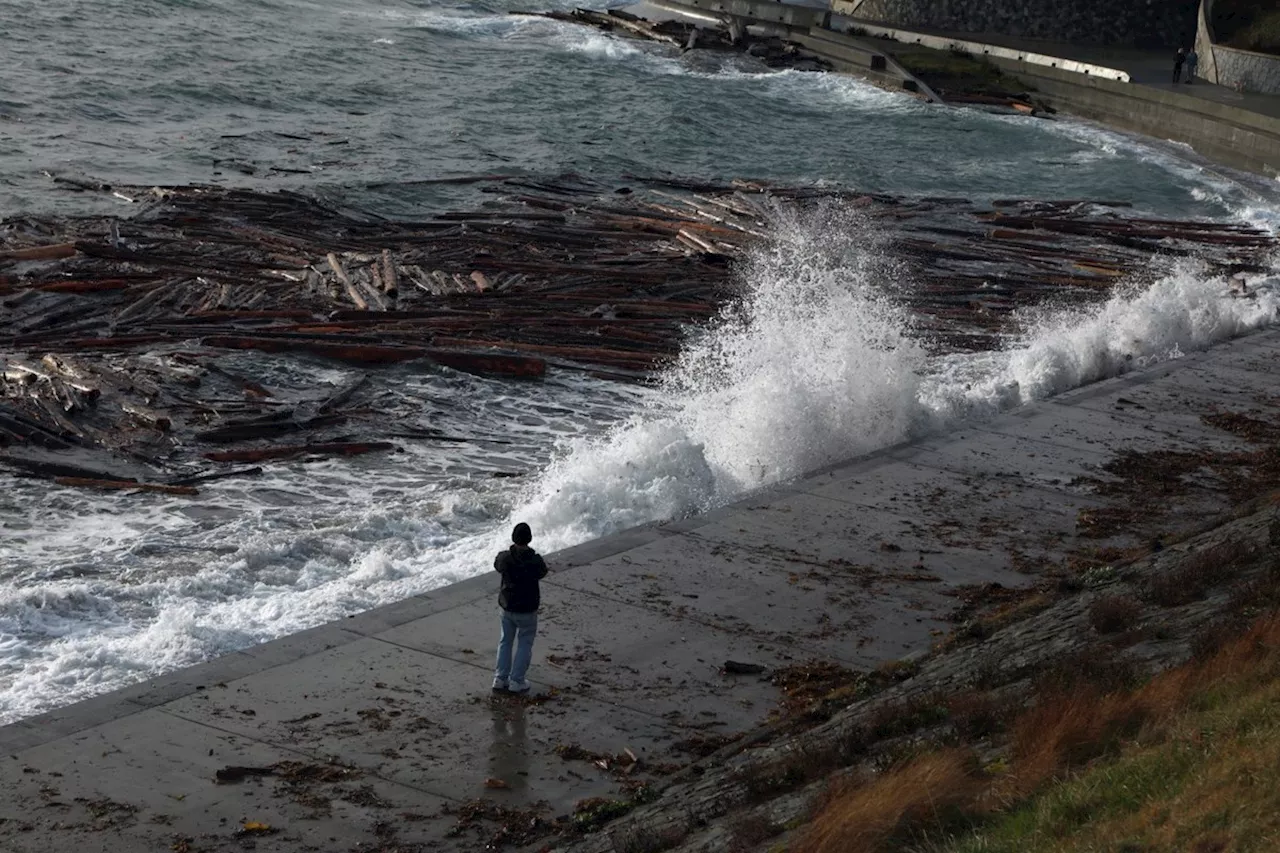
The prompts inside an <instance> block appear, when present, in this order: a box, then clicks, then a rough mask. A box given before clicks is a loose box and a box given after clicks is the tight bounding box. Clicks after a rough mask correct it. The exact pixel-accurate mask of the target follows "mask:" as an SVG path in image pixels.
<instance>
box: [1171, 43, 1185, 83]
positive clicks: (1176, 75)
mask: <svg viewBox="0 0 1280 853" xmlns="http://www.w3.org/2000/svg"><path fill="white" fill-rule="evenodd" d="M1186 61H1187V49H1186V48H1184V47H1180V48H1178V52H1177V53H1176V54H1175V55H1174V57H1173V82H1174V83H1181V82H1182V66H1183V64H1184V63H1185V62H1186Z"/></svg>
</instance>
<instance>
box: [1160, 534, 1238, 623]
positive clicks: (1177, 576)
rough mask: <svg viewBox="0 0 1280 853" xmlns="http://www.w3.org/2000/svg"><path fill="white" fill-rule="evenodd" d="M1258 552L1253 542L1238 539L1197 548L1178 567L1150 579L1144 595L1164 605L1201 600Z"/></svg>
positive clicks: (1178, 604) (1176, 605)
mask: <svg viewBox="0 0 1280 853" xmlns="http://www.w3.org/2000/svg"><path fill="white" fill-rule="evenodd" d="M1257 553H1258V552H1257V549H1256V548H1255V547H1253V545H1252V544H1251V543H1247V542H1239V541H1236V540H1229V541H1227V542H1221V543H1219V544H1217V545H1215V546H1213V547H1212V548H1207V549H1205V550H1203V551H1197V552H1196V553H1195V554H1192V555H1191V556H1190V557H1188V558H1187V559H1186V560H1185V561H1183V562H1182V564H1181V565H1179V566H1178V567H1177V568H1174V569H1172V570H1171V571H1169V572H1166V573H1165V574H1163V575H1160V576H1159V577H1155V578H1152V579H1151V580H1150V581H1148V583H1147V587H1146V590H1145V594H1144V597H1145V598H1146V599H1147V600H1148V601H1151V602H1153V603H1155V604H1159V605H1160V606H1161V607H1179V606H1181V605H1184V604H1190V603H1191V602H1193V601H1199V600H1200V599H1202V598H1204V597H1205V595H1206V594H1207V593H1208V591H1209V590H1210V589H1212V588H1213V587H1215V586H1218V585H1219V584H1221V583H1223V582H1225V581H1227V580H1229V579H1231V578H1232V577H1233V576H1234V575H1236V574H1237V573H1238V572H1239V571H1240V569H1241V568H1242V567H1243V566H1244V565H1245V564H1247V563H1248V562H1250V561H1252V560H1253V559H1254V558H1255V557H1256V556H1257Z"/></svg>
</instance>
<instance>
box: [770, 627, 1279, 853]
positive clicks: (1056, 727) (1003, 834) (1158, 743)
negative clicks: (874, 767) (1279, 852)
mask: <svg viewBox="0 0 1280 853" xmlns="http://www.w3.org/2000/svg"><path fill="white" fill-rule="evenodd" d="M1078 669H1080V667H1076V668H1074V669H1072V668H1067V670H1066V675H1064V676H1063V677H1055V678H1049V679H1045V680H1044V681H1042V682H1041V683H1040V684H1039V685H1038V691H1037V696H1036V701H1035V703H1034V704H1033V705H1032V706H1031V707H1030V708H1028V709H1026V710H1025V711H1023V712H1022V713H1021V714H1019V715H1018V716H1017V718H1016V719H1015V720H1014V722H1013V724H1012V725H1011V727H1010V730H1011V734H1010V738H1009V754H1008V757H1007V758H1006V759H1004V760H1002V761H1001V762H999V763H998V764H997V765H995V766H989V767H988V768H987V770H981V769H978V768H977V762H976V760H975V758H974V755H973V753H972V751H970V750H969V749H967V748H964V747H959V748H951V749H946V750H941V751H934V752H929V753H926V754H923V755H918V756H914V757H911V758H909V759H907V760H905V761H903V762H902V763H900V764H898V765H895V766H893V767H890V768H888V769H887V770H886V771H885V772H883V773H882V774H881V775H879V776H878V777H876V778H875V779H874V780H873V781H871V782H869V783H866V784H862V785H858V784H855V783H853V782H847V781H846V782H844V783H842V784H841V785H839V786H837V787H835V788H834V789H833V790H832V791H831V793H830V796H829V797H828V799H827V800H826V802H825V804H824V805H823V806H822V807H821V809H820V811H819V812H818V813H817V815H816V816H815V818H814V820H813V821H812V823H811V824H810V825H809V827H808V829H807V831H806V832H805V833H803V835H802V837H801V838H800V839H799V840H798V842H797V844H796V845H795V846H794V847H793V848H792V850H793V851H794V853H844V851H850V850H859V851H888V850H898V849H903V847H904V846H905V845H910V844H915V845H920V844H925V845H927V847H928V849H930V850H932V851H938V853H941V851H950V853H978V851H982V853H1001V852H1002V851H1008V853H1022V852H1023V851H1028V850H1035V851H1064V853H1066V851H1081V853H1083V851H1096V850H1116V851H1119V850H1134V851H1154V850H1196V851H1204V853H1207V851H1210V850H1222V851H1226V850H1231V851H1252V850H1258V851H1263V850H1272V849H1275V848H1274V843H1275V839H1276V838H1277V837H1280V679H1278V678H1277V676H1280V618H1277V617H1276V616H1275V615H1269V616H1267V617H1266V618H1264V619H1262V620H1260V621H1259V622H1257V623H1256V624H1255V625H1254V626H1253V627H1252V628H1250V629H1249V630H1248V631H1246V632H1245V633H1243V634H1242V635H1239V636H1237V637H1236V638H1235V639H1232V640H1229V641H1225V642H1223V643H1222V644H1221V645H1220V646H1219V648H1218V649H1217V651H1216V652H1214V653H1212V654H1211V655H1209V656H1207V657H1205V658H1203V659H1199V660H1193V661H1192V662H1191V663H1188V664H1186V665H1184V666H1182V667H1178V668H1176V669H1173V670H1169V671H1167V672H1165V673H1162V674H1161V675H1159V676H1156V677H1155V678H1153V679H1151V680H1149V681H1147V682H1146V683H1145V684H1142V685H1140V686H1135V687H1120V688H1118V689H1109V688H1108V687H1106V686H1104V685H1107V684H1108V681H1107V679H1101V680H1098V681H1094V682H1090V681H1087V680H1082V679H1081V677H1080V673H1079V672H1075V671H1074V670H1078ZM939 839H942V840H941V841H940V840H939Z"/></svg>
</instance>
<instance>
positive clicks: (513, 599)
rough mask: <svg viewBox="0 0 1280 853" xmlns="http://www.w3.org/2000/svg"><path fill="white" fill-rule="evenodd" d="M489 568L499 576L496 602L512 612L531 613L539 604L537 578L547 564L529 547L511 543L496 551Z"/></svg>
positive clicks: (539, 596)
mask: <svg viewBox="0 0 1280 853" xmlns="http://www.w3.org/2000/svg"><path fill="white" fill-rule="evenodd" d="M493 567H494V568H495V569H497V570H498V573H499V574H501V575H502V592H500V593H498V605H499V606H500V607H501V608H502V609H503V610H509V611H510V612H512V613H533V612H534V611H536V610H537V609H538V605H539V604H541V603H542V599H541V595H540V593H539V590H538V581H540V580H542V579H543V578H545V577H546V576H547V564H546V562H545V561H544V560H543V559H542V557H540V556H539V555H538V552H537V551H535V550H533V549H532V548H518V547H516V546H515V545H512V546H511V547H510V548H508V549H507V550H506V551H499V552H498V556H497V558H496V559H495V560H494V561H493Z"/></svg>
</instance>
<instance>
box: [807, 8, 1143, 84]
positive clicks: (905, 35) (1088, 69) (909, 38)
mask: <svg viewBox="0 0 1280 853" xmlns="http://www.w3.org/2000/svg"><path fill="white" fill-rule="evenodd" d="M831 27H832V28H833V29H838V30H842V31H844V30H849V29H851V28H852V29H854V30H860V31H862V32H863V33H865V34H866V35H868V36H873V37H875V38H887V39H892V40H893V41H896V42H902V43H903V44H918V45H920V46H921V47H927V48H931V49H933V50H958V51H961V52H963V53H971V54H973V55H974V56H987V57H996V56H998V57H1001V58H1004V59H1015V60H1018V61H1019V62H1027V63H1031V64H1033V65H1044V66H1047V67H1049V68H1061V69H1063V70H1065V71H1074V72H1075V73H1077V74H1088V75H1091V76H1094V77H1105V78H1107V79H1110V80H1120V81H1122V82H1126V83H1127V82H1128V81H1129V74H1128V72H1126V71H1121V70H1120V69H1118V68H1108V67H1106V66H1105V65H1096V64H1094V63H1091V62H1078V61H1076V60H1074V59H1064V58H1063V57H1061V56H1050V55H1048V54H1044V53H1034V52H1032V51H1027V50H1015V49H1013V48H1011V47H1000V46H999V45H994V44H986V43H983V42H975V41H969V40H967V39H957V38H950V37H948V36H935V35H928V34H926V33H917V32H912V31H911V30H900V29H897V28H896V27H890V26H875V25H872V24H868V23H866V22H865V21H862V20H855V19H851V18H848V17H846V16H845V15H843V14H833V15H832V16H831Z"/></svg>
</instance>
